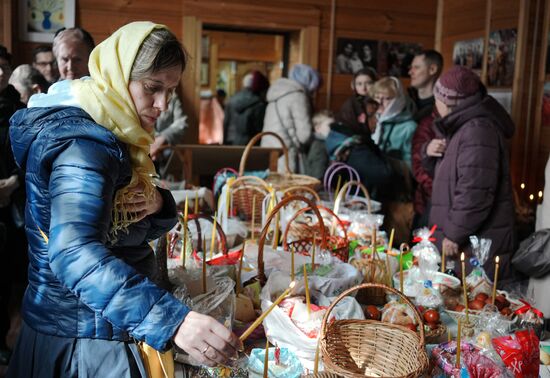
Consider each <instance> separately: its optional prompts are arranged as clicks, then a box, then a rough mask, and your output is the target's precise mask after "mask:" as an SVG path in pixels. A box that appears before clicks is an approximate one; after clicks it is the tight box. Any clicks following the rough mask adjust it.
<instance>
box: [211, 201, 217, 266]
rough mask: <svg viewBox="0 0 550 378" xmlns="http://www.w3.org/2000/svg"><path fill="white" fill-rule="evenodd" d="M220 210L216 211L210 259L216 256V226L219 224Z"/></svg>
mask: <svg viewBox="0 0 550 378" xmlns="http://www.w3.org/2000/svg"><path fill="white" fill-rule="evenodd" d="M217 217H218V212H217V211H216V212H214V223H213V224H212V235H211V240H210V260H212V258H213V257H214V248H215V246H216V227H217V225H218V220H217Z"/></svg>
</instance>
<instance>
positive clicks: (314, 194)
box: [281, 185, 321, 203]
mask: <svg viewBox="0 0 550 378" xmlns="http://www.w3.org/2000/svg"><path fill="white" fill-rule="evenodd" d="M295 191H296V192H307V193H309V194H311V196H312V197H313V199H314V200H315V202H317V203H319V202H321V197H319V193H317V192H316V191H315V190H313V189H311V188H310V187H309V186H303V185H295V186H291V187H288V188H286V189H283V190H282V191H281V193H282V194H283V198H284V197H285V196H292V195H298V196H300V195H302V194H293V193H292V192H295Z"/></svg>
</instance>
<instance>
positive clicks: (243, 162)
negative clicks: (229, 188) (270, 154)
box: [239, 131, 292, 176]
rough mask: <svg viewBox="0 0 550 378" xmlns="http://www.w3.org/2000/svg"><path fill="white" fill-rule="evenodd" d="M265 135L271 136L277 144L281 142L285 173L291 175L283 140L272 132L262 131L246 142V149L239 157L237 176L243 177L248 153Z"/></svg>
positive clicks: (286, 149)
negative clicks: (277, 141)
mask: <svg viewBox="0 0 550 378" xmlns="http://www.w3.org/2000/svg"><path fill="white" fill-rule="evenodd" d="M265 135H271V136H273V137H275V138H277V139H278V140H279V142H281V148H282V149H283V154H284V155H285V168H286V173H292V172H291V171H290V165H289V164H288V148H287V146H286V144H285V142H284V140H283V139H282V138H281V137H280V136H279V135H278V134H276V133H274V132H271V131H264V132H261V133H258V134H256V135H255V136H254V137H253V138H252V139H250V142H248V144H247V145H246V147H245V149H244V151H243V156H242V157H241V163H240V164H239V176H242V175H244V168H245V166H246V162H247V160H248V155H250V151H251V150H252V147H254V145H255V144H256V142H257V141H258V140H260V138H262V137H263V136H265Z"/></svg>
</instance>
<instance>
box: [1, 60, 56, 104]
mask: <svg viewBox="0 0 550 378" xmlns="http://www.w3.org/2000/svg"><path fill="white" fill-rule="evenodd" d="M9 83H10V84H11V85H13V87H14V88H15V89H16V90H17V92H19V94H20V95H21V102H22V103H24V104H26V103H28V102H29V98H30V97H31V96H32V95H33V94H35V93H44V92H47V90H48V86H49V84H48V82H47V81H46V79H45V78H44V76H42V74H41V73H40V72H38V70H37V69H34V68H33V67H32V66H31V65H30V64H22V65H20V66H19V67H17V68H16V69H15V70H13V73H12V74H11V77H10V80H9Z"/></svg>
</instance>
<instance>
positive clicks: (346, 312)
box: [261, 272, 365, 369]
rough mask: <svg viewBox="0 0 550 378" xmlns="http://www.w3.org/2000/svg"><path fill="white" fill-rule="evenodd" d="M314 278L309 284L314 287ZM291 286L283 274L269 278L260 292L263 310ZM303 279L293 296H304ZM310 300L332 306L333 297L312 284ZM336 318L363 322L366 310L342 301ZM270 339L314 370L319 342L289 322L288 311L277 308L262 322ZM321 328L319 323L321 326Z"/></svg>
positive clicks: (277, 273) (354, 301)
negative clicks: (294, 354) (324, 293)
mask: <svg viewBox="0 0 550 378" xmlns="http://www.w3.org/2000/svg"><path fill="white" fill-rule="evenodd" d="M311 282H312V281H311V279H309V283H310V284H311ZM289 284H290V277H289V276H288V275H286V274H284V273H282V272H274V273H273V274H271V275H270V276H269V279H268V280H267V282H266V284H265V286H264V288H263V289H262V293H261V300H262V311H265V310H266V309H267V308H268V307H269V306H270V305H271V304H272V300H273V299H274V298H276V297H277V296H278V295H279V294H280V293H281V292H283V291H284V290H285V289H286V288H287V287H288V285H289ZM304 291H305V290H304V283H303V280H300V279H298V280H297V281H296V286H295V287H294V294H298V295H303V294H304ZM310 293H311V301H312V303H315V304H317V305H318V306H327V307H328V306H330V304H331V303H332V301H333V300H334V299H335V298H334V297H327V296H325V295H323V294H322V293H321V292H319V291H318V290H315V289H314V288H313V286H311V285H310ZM331 315H334V317H335V319H364V318H365V316H364V314H363V310H362V309H361V306H360V305H359V303H357V301H356V300H355V298H353V297H346V298H343V299H342V300H341V301H340V302H339V303H338V304H337V305H336V306H335V307H334V309H333V310H332V312H331ZM263 325H264V328H265V329H266V334H267V338H268V339H269V341H270V342H271V343H272V344H275V345H278V346H280V347H285V348H288V349H289V350H291V351H292V352H294V353H296V356H297V357H298V358H299V359H300V361H301V362H302V365H303V366H304V367H307V368H308V369H313V364H314V363H313V361H314V359H315V351H316V349H317V339H316V338H310V337H308V336H307V335H306V334H305V333H304V332H302V331H301V330H300V329H299V328H298V327H297V326H296V324H295V323H294V322H293V321H292V319H290V317H289V316H288V315H287V313H285V311H284V310H283V309H281V308H279V307H275V308H274V309H273V311H271V312H270V313H269V315H268V316H267V317H266V318H265V320H264V322H263ZM319 326H320V323H319Z"/></svg>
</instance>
